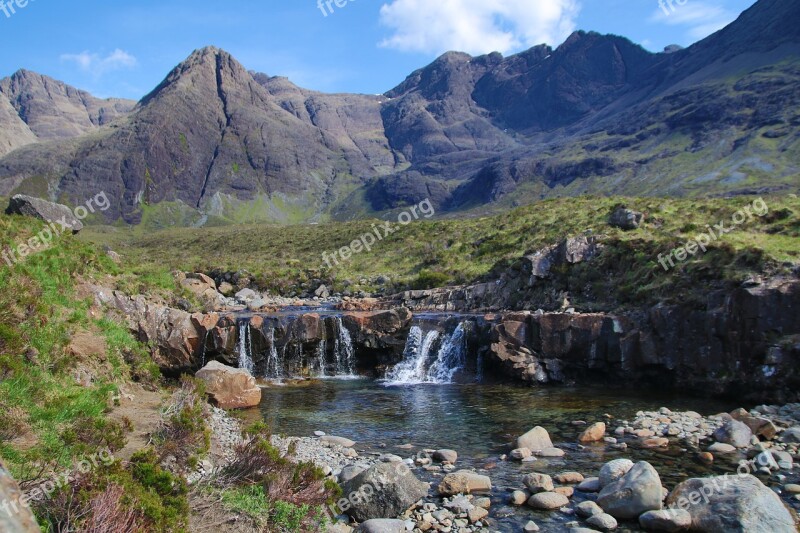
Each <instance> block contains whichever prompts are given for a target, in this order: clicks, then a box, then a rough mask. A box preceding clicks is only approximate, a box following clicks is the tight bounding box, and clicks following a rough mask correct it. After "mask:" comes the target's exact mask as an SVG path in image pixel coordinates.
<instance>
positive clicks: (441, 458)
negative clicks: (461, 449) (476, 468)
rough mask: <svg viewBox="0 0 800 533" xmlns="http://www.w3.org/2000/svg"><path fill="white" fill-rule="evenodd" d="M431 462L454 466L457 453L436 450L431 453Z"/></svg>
mask: <svg viewBox="0 0 800 533" xmlns="http://www.w3.org/2000/svg"><path fill="white" fill-rule="evenodd" d="M433 460H434V461H438V462H440V463H450V464H455V463H456V461H458V453H457V452H456V451H455V450H436V451H435V452H433Z"/></svg>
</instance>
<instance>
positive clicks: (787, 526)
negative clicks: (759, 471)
mask: <svg viewBox="0 0 800 533" xmlns="http://www.w3.org/2000/svg"><path fill="white" fill-rule="evenodd" d="M667 506H668V507H670V508H677V509H683V510H685V511H688V512H689V514H690V515H691V517H692V523H691V529H692V531H705V532H714V533H716V532H722V531H724V532H726V533H749V532H752V531H765V532H766V531H769V532H770V533H796V532H797V528H796V526H795V521H794V518H793V517H792V514H791V513H790V512H789V510H788V509H787V508H786V507H785V506H784V504H783V502H781V499H780V497H778V495H777V494H775V493H774V492H773V491H771V490H770V489H769V488H767V487H766V486H764V484H763V483H761V481H759V479H758V478H756V477H755V476H752V475H749V474H747V475H736V476H731V475H725V476H717V477H710V478H692V479H688V480H686V481H684V482H683V483H681V484H680V485H678V486H677V487H675V490H673V491H672V493H671V494H670V495H669V498H667Z"/></svg>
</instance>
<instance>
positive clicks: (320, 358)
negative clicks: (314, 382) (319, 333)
mask: <svg viewBox="0 0 800 533" xmlns="http://www.w3.org/2000/svg"><path fill="white" fill-rule="evenodd" d="M327 349H328V343H327V342H326V341H325V340H324V339H323V340H322V341H320V343H319V345H318V346H317V377H319V378H324V377H327V375H326V373H325V365H326V362H325V356H326V354H327Z"/></svg>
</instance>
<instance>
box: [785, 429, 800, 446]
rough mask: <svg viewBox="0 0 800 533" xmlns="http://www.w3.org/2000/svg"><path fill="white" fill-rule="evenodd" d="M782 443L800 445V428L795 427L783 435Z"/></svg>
mask: <svg viewBox="0 0 800 533" xmlns="http://www.w3.org/2000/svg"><path fill="white" fill-rule="evenodd" d="M781 442H784V443H786V444H797V443H800V427H793V428H789V429H787V430H785V431H784V432H783V433H781Z"/></svg>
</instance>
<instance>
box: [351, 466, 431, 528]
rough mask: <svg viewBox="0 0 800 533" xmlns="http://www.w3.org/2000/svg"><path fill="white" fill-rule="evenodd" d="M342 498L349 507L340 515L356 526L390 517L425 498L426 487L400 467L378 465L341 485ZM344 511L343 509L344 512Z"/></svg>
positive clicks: (408, 471) (425, 484) (401, 512)
mask: <svg viewBox="0 0 800 533" xmlns="http://www.w3.org/2000/svg"><path fill="white" fill-rule="evenodd" d="M342 488H343V489H344V495H345V496H348V495H350V494H352V493H355V494H358V495H361V497H357V498H350V499H349V500H348V502H349V504H346V505H340V507H341V508H342V511H344V512H345V513H347V514H348V515H350V516H352V517H353V518H355V519H356V520H357V521H359V522H364V521H367V520H371V519H375V518H386V517H394V516H399V515H401V514H403V513H404V512H405V511H406V510H407V509H408V508H409V507H411V506H412V505H414V504H415V503H417V501H419V500H420V499H422V498H424V497H425V496H426V495H427V494H428V488H429V487H428V484H427V483H423V482H422V481H420V480H419V479H417V478H416V476H414V474H413V473H412V472H411V470H409V468H408V467H407V466H406V465H405V464H404V463H379V464H376V465H374V466H372V467H370V468H369V469H367V470H365V471H364V472H362V473H360V474H358V475H357V476H356V477H354V478H353V479H351V480H350V481H349V482H347V483H345V485H344V487H342ZM345 507H346V508H345Z"/></svg>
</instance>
